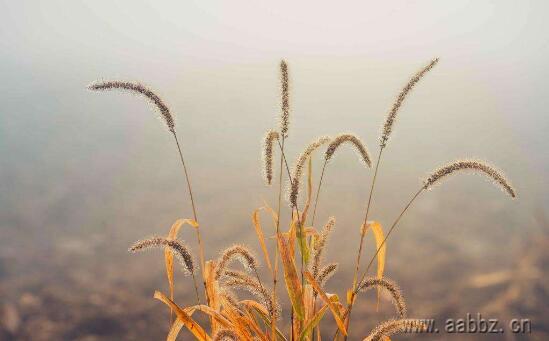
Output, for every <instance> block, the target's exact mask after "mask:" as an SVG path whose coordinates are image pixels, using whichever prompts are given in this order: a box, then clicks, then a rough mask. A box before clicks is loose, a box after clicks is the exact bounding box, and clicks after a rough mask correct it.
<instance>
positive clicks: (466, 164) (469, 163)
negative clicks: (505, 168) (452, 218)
mask: <svg viewBox="0 0 549 341" xmlns="http://www.w3.org/2000/svg"><path fill="white" fill-rule="evenodd" d="M461 171H472V172H475V173H480V174H484V175H486V176H488V177H489V178H491V179H492V180H493V181H494V184H496V185H498V186H500V187H501V188H502V189H503V190H504V191H505V192H507V194H509V195H510V196H511V197H512V198H515V197H516V192H515V190H514V189H513V187H512V186H511V184H510V183H509V181H508V180H507V179H506V178H505V176H504V175H503V173H502V172H500V171H498V170H496V169H495V168H493V167H491V166H488V165H487V164H486V163H485V162H484V161H478V160H458V161H454V162H452V163H449V164H448V165H446V166H443V167H441V168H439V169H437V170H435V171H434V172H433V173H432V174H431V175H430V176H429V177H428V178H427V179H426V180H425V181H424V186H423V188H424V189H429V188H431V187H432V186H433V185H435V184H436V183H437V182H439V181H441V180H442V179H443V178H445V177H447V176H449V175H451V174H454V173H456V172H461Z"/></svg>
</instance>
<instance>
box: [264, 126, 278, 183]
mask: <svg viewBox="0 0 549 341" xmlns="http://www.w3.org/2000/svg"><path fill="white" fill-rule="evenodd" d="M278 139H279V134H278V132H276V131H274V130H269V131H267V134H265V137H264V138H263V152H262V159H263V178H264V179H265V183H267V185H270V184H271V182H272V180H273V143H274V141H275V140H278Z"/></svg>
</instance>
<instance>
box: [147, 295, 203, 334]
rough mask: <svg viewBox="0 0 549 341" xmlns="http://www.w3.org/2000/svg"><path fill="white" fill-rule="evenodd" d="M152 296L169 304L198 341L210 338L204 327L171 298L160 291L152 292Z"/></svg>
mask: <svg viewBox="0 0 549 341" xmlns="http://www.w3.org/2000/svg"><path fill="white" fill-rule="evenodd" d="M154 298H156V299H157V300H159V301H161V302H163V303H164V304H166V305H167V306H169V307H170V308H171V309H172V310H173V311H175V314H176V315H177V318H178V319H180V320H181V322H183V324H184V325H185V327H187V329H188V330H189V331H190V332H191V333H193V335H194V336H195V337H196V339H197V340H199V341H210V340H211V338H210V337H209V336H208V334H206V332H205V331H204V329H202V327H201V326H200V325H199V324H198V323H196V322H195V321H194V320H193V319H192V318H191V317H190V316H189V315H188V314H187V313H186V312H185V311H183V309H181V308H180V307H179V306H178V305H177V304H175V303H174V302H173V301H172V300H170V299H169V298H168V297H166V295H164V294H163V293H161V292H160V291H155V292H154Z"/></svg>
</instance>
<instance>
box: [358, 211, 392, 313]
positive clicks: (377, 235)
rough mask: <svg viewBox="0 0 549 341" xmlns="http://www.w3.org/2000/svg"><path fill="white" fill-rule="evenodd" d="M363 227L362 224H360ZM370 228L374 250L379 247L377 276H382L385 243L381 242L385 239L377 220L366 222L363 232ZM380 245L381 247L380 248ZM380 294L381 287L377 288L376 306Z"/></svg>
mask: <svg viewBox="0 0 549 341" xmlns="http://www.w3.org/2000/svg"><path fill="white" fill-rule="evenodd" d="M362 228H364V225H362ZM369 229H371V230H372V233H373V234H374V239H375V241H376V251H377V250H378V249H379V252H378V254H377V278H383V273H384V271H385V256H386V254H387V243H383V240H384V239H385V234H384V233H383V226H381V224H380V223H378V222H377V221H372V222H368V225H367V227H366V231H365V233H367V232H368V230H369ZM382 244H383V245H382ZM380 246H381V248H380ZM380 295H381V289H377V306H378V307H379V299H380Z"/></svg>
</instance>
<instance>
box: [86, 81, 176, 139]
mask: <svg viewBox="0 0 549 341" xmlns="http://www.w3.org/2000/svg"><path fill="white" fill-rule="evenodd" d="M88 89H89V90H92V91H105V90H127V91H130V92H133V93H136V94H140V95H142V96H145V97H146V98H147V99H148V100H149V101H150V102H151V103H152V104H154V106H155V107H156V108H157V109H158V111H159V112H160V115H161V116H162V118H163V119H164V121H166V125H167V126H168V129H169V130H170V131H171V132H172V133H175V121H174V119H173V116H172V114H171V113H170V109H168V106H167V105H166V104H164V102H163V101H162V99H160V97H158V96H157V95H156V94H155V93H154V92H153V91H152V90H150V89H149V88H147V87H146V86H144V85H143V84H140V83H134V82H123V81H105V82H95V83H92V84H90V85H88Z"/></svg>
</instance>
